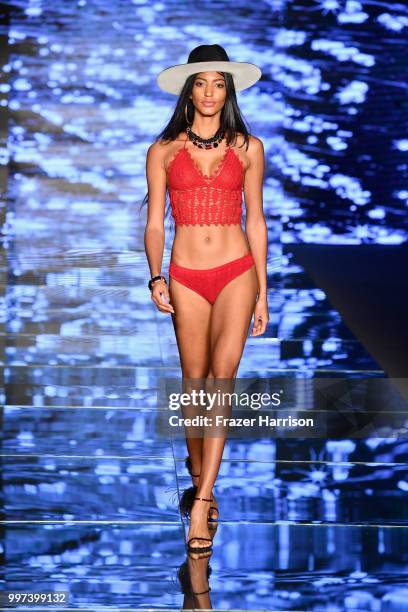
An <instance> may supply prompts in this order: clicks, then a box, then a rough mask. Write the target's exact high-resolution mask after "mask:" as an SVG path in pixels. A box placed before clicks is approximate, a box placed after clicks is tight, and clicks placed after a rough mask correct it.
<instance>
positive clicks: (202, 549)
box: [187, 497, 212, 554]
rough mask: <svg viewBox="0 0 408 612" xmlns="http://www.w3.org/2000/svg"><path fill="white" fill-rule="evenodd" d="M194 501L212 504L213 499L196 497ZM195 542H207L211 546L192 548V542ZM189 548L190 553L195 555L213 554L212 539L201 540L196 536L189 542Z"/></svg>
mask: <svg viewBox="0 0 408 612" xmlns="http://www.w3.org/2000/svg"><path fill="white" fill-rule="evenodd" d="M194 499H195V500H196V499H197V500H199V501H205V502H211V499H209V498H207V497H195V498H194ZM193 540H205V541H206V542H211V544H210V545H209V546H202V547H197V546H190V542H192V541H193ZM187 547H188V550H189V552H191V553H194V554H200V553H207V552H212V539H211V538H200V537H197V536H196V537H193V538H190V539H189V540H188V542H187Z"/></svg>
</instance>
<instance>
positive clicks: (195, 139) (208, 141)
mask: <svg viewBox="0 0 408 612" xmlns="http://www.w3.org/2000/svg"><path fill="white" fill-rule="evenodd" d="M186 132H187V136H188V137H189V139H190V140H191V141H192V143H193V145H195V146H196V147H198V148H199V149H215V148H216V147H218V145H219V143H220V142H221V141H222V139H223V138H224V132H223V131H222V130H221V128H220V129H219V130H217V131H216V133H215V134H214V136H212V137H211V138H201V136H198V134H194V132H193V130H192V129H191V127H190V126H189V125H188V126H187V127H186Z"/></svg>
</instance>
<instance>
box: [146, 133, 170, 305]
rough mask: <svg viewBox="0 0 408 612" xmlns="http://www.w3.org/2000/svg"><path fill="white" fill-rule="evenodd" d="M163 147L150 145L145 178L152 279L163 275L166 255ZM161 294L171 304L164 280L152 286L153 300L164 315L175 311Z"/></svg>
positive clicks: (147, 241)
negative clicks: (163, 299)
mask: <svg viewBox="0 0 408 612" xmlns="http://www.w3.org/2000/svg"><path fill="white" fill-rule="evenodd" d="M164 150H165V149H164V146H163V145H161V144H160V143H158V142H154V143H153V144H152V145H150V147H149V149H148V151H147V156H146V179H147V187H148V206H147V221H146V227H145V232H144V245H145V251H146V256H147V260H148V263H149V268H150V276H151V277H152V276H158V275H159V274H161V266H162V262H163V252H164V240H165V231H164V211H165V205H166V170H165V167H164ZM160 293H162V294H164V298H165V299H166V300H168V301H170V296H169V292H168V288H167V285H166V283H165V282H164V281H163V280H159V281H156V282H155V283H154V284H153V289H152V300H153V301H154V302H155V304H156V306H157V307H158V308H159V310H161V311H162V312H174V310H173V307H172V305H171V304H166V303H165V302H163V301H162V300H161V299H160Z"/></svg>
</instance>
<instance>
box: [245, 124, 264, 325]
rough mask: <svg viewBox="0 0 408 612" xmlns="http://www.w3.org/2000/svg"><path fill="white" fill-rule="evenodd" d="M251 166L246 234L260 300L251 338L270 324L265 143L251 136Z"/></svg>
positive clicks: (256, 309)
mask: <svg viewBox="0 0 408 612" xmlns="http://www.w3.org/2000/svg"><path fill="white" fill-rule="evenodd" d="M247 154H248V158H249V166H248V168H247V169H246V172H245V182H244V196H245V206H246V223H245V231H246V234H247V236H248V242H249V246H250V249H251V253H252V256H253V258H254V261H255V267H256V272H257V275H258V300H257V304H256V308H255V312H254V318H255V325H254V328H253V330H252V333H251V335H256V336H258V335H260V334H262V333H263V332H264V331H265V329H266V326H267V324H268V321H269V313H268V302H267V274H266V257H267V247H268V245H267V241H268V231H267V227H266V222H265V217H264V213H263V195H262V194H263V179H264V169H265V156H264V147H263V143H262V141H261V140H260V139H259V138H257V137H256V136H251V137H250V141H249V147H248V152H247Z"/></svg>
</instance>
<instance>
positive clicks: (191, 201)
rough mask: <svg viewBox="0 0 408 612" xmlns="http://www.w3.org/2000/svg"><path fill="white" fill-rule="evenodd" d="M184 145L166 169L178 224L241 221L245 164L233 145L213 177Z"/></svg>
mask: <svg viewBox="0 0 408 612" xmlns="http://www.w3.org/2000/svg"><path fill="white" fill-rule="evenodd" d="M186 142H187V140H186V141H185V142H184V147H181V148H180V149H179V150H178V152H177V153H176V155H175V156H174V157H173V159H172V160H171V161H170V164H169V166H168V169H167V183H168V189H169V196H170V206H171V212H172V215H173V218H174V221H175V224H176V225H232V224H233V225H235V224H241V218H242V188H243V178H244V166H243V164H242V161H241V160H240V159H239V157H238V155H237V154H236V153H234V151H233V149H231V148H230V147H227V148H226V151H225V153H224V155H223V157H222V159H221V161H220V163H219V164H218V166H217V168H216V170H215V172H213V174H211V176H207V175H206V174H203V173H202V171H201V170H200V168H199V167H198V165H197V164H196V162H195V161H194V159H193V158H192V157H191V154H190V152H189V150H188V149H187V148H186Z"/></svg>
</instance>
